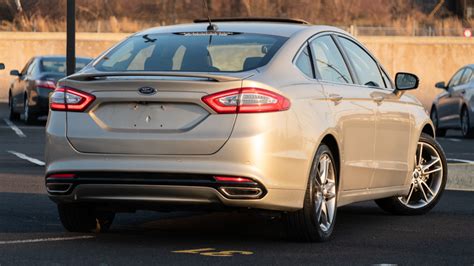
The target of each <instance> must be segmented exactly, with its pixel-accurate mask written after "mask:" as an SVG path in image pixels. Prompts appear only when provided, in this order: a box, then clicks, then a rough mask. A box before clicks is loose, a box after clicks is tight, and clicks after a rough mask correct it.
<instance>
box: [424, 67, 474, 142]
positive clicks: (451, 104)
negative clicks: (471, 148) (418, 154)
mask: <svg viewBox="0 0 474 266" xmlns="http://www.w3.org/2000/svg"><path fill="white" fill-rule="evenodd" d="M473 72H474V64H470V65H467V66H464V67H462V68H461V69H459V70H458V71H457V72H456V73H455V74H454V76H453V77H452V78H451V80H450V81H449V82H448V84H447V85H446V84H445V82H444V81H441V82H438V83H436V84H435V86H436V88H439V89H443V90H444V91H443V92H442V93H440V94H439V95H438V96H437V97H436V98H435V100H434V101H433V106H432V107H431V120H433V124H434V126H435V127H436V132H437V135H438V136H444V135H445V134H446V130H448V129H461V132H462V135H463V136H464V137H466V138H472V137H474V73H473Z"/></svg>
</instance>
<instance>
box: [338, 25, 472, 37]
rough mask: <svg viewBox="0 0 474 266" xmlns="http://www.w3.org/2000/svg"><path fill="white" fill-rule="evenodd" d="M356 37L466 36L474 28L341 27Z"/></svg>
mask: <svg viewBox="0 0 474 266" xmlns="http://www.w3.org/2000/svg"><path fill="white" fill-rule="evenodd" d="M339 27H340V28H342V29H344V30H346V31H348V32H349V33H351V34H352V35H354V36H423V37H429V36H450V37H451V36H453V37H454V36H455V37H463V36H465V31H466V30H469V31H470V32H471V33H472V32H474V29H472V28H440V27H432V26H418V27H379V26H357V25H350V26H339Z"/></svg>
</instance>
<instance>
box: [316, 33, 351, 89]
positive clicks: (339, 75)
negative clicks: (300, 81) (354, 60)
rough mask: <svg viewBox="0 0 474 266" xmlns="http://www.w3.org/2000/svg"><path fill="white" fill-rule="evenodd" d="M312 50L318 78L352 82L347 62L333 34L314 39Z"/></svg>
mask: <svg viewBox="0 0 474 266" xmlns="http://www.w3.org/2000/svg"><path fill="white" fill-rule="evenodd" d="M311 51H312V52H313V62H314V65H315V69H316V72H317V74H318V78H320V79H322V80H325V81H331V82H339V83H352V78H351V76H350V74H349V70H348V69H347V66H346V63H345V62H344V59H343V57H342V55H341V53H340V52H339V49H338V48H337V46H336V44H335V43H334V41H333V40H332V38H331V36H322V37H319V38H317V39H315V40H313V41H312V42H311Z"/></svg>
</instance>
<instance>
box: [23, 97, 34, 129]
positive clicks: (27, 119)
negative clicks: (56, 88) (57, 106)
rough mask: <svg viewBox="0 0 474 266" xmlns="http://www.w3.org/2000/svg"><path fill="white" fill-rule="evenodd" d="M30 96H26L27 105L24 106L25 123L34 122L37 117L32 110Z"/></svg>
mask: <svg viewBox="0 0 474 266" xmlns="http://www.w3.org/2000/svg"><path fill="white" fill-rule="evenodd" d="M29 102H30V101H29V100H28V96H27V97H26V98H25V105H24V107H23V121H24V122H25V124H29V125H30V124H34V123H35V122H36V121H37V119H36V115H35V114H34V113H33V112H32V111H31V109H30V104H29Z"/></svg>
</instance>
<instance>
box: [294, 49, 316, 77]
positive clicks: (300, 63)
mask: <svg viewBox="0 0 474 266" xmlns="http://www.w3.org/2000/svg"><path fill="white" fill-rule="evenodd" d="M296 66H297V67H298V68H299V69H300V70H301V72H303V73H304V74H305V75H306V76H308V77H310V78H314V75H313V66H312V65H311V58H310V55H309V48H308V46H306V47H305V48H304V49H303V51H301V53H300V55H299V56H298V58H297V59H296Z"/></svg>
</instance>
